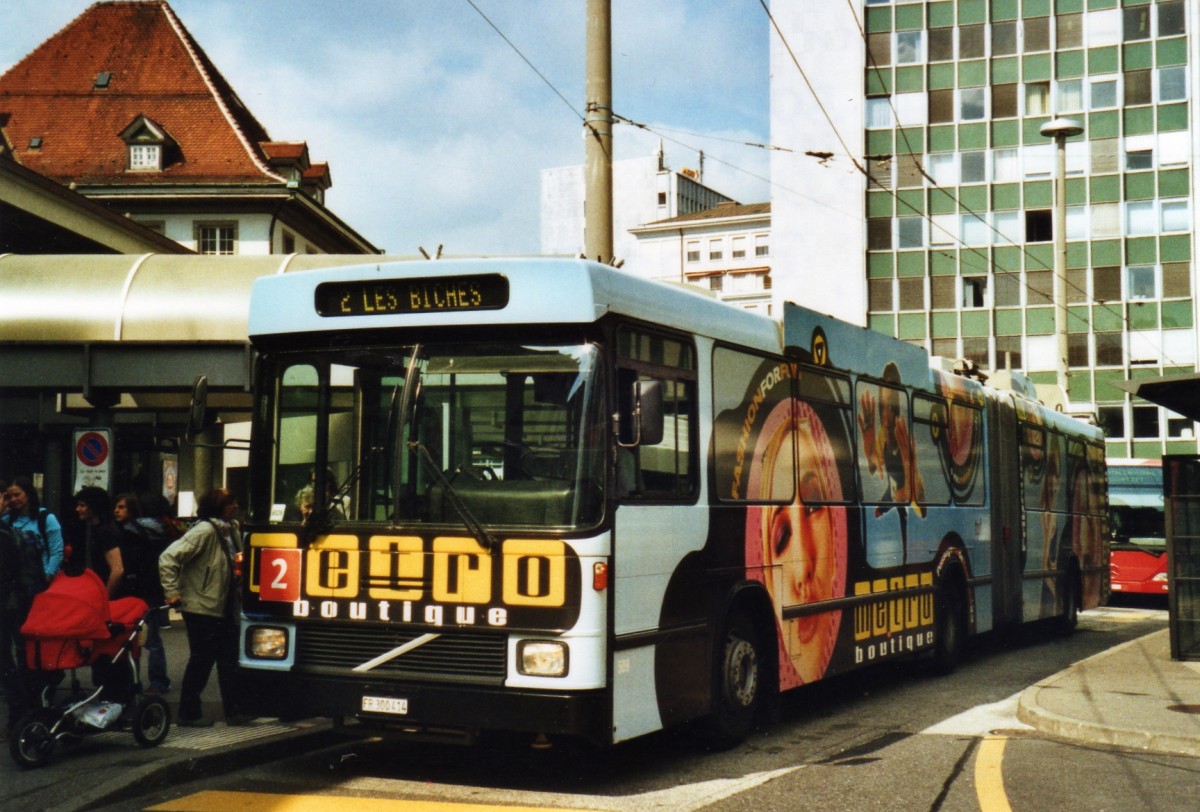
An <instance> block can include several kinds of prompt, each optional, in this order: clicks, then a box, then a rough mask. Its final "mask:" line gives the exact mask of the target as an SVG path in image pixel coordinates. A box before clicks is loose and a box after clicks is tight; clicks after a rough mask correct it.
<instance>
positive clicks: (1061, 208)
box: [1041, 118, 1083, 400]
mask: <svg viewBox="0 0 1200 812" xmlns="http://www.w3.org/2000/svg"><path fill="white" fill-rule="evenodd" d="M1081 132H1083V125H1081V124H1080V123H1079V122H1078V121H1076V120H1075V119H1072V118H1056V119H1054V120H1053V121H1048V122H1046V123H1045V124H1043V125H1042V127H1041V133H1042V135H1044V136H1046V137H1047V138H1053V139H1054V145H1055V152H1056V153H1057V154H1056V156H1055V158H1056V164H1055V167H1056V171H1055V173H1054V218H1053V220H1052V223H1053V229H1054V335H1055V345H1056V351H1055V353H1054V354H1055V356H1056V359H1055V365H1054V369H1055V372H1056V377H1057V381H1058V385H1059V386H1060V387H1061V388H1062V392H1063V397H1064V398H1066V399H1067V400H1070V399H1071V396H1070V393H1069V387H1070V375H1071V372H1070V366H1069V365H1068V364H1067V139H1068V138H1070V137H1071V136H1073V135H1079V134H1080V133H1081Z"/></svg>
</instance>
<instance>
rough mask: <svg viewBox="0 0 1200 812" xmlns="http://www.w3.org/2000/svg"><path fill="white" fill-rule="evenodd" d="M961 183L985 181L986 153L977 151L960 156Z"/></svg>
mask: <svg viewBox="0 0 1200 812" xmlns="http://www.w3.org/2000/svg"><path fill="white" fill-rule="evenodd" d="M961 167H962V168H961V170H960V176H961V178H962V183H983V182H985V181H986V180H987V153H986V152H984V151H982V150H978V151H972V152H964V153H962V155H961Z"/></svg>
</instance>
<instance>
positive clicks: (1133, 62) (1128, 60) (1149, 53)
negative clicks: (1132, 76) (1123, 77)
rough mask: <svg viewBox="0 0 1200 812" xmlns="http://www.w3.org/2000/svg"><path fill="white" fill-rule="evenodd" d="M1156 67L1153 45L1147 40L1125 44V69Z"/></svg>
mask: <svg viewBox="0 0 1200 812" xmlns="http://www.w3.org/2000/svg"><path fill="white" fill-rule="evenodd" d="M1152 67H1154V50H1153V45H1152V43H1150V42H1149V41H1147V42H1131V43H1129V44H1128V45H1126V46H1125V62H1124V70H1142V69H1144V68H1152Z"/></svg>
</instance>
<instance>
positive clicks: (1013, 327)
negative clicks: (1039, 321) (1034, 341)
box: [996, 308, 1025, 336]
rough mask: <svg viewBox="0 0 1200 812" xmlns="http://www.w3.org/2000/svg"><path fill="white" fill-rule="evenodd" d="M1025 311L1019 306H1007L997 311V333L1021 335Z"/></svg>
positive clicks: (999, 334) (1000, 334)
mask: <svg viewBox="0 0 1200 812" xmlns="http://www.w3.org/2000/svg"><path fill="white" fill-rule="evenodd" d="M1024 312H1025V311H1023V310H1021V309H1019V308H1006V309H1002V310H997V311H996V335H998V336H1019V335H1021V328H1022V326H1023V322H1024V319H1022V318H1021V315H1022V314H1023V313H1024Z"/></svg>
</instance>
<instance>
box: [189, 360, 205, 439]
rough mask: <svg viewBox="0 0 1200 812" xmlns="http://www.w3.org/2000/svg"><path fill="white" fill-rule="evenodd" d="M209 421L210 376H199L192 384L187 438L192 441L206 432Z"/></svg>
mask: <svg viewBox="0 0 1200 812" xmlns="http://www.w3.org/2000/svg"><path fill="white" fill-rule="evenodd" d="M207 419H208V376H206V375H197V376H196V380H195V381H194V382H193V383H192V403H191V407H190V408H189V409H188V423H187V437H188V440H191V439H192V438H193V437H195V436H196V435H197V434H199V433H200V432H202V431H204V423H205V421H206V420H207Z"/></svg>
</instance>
